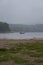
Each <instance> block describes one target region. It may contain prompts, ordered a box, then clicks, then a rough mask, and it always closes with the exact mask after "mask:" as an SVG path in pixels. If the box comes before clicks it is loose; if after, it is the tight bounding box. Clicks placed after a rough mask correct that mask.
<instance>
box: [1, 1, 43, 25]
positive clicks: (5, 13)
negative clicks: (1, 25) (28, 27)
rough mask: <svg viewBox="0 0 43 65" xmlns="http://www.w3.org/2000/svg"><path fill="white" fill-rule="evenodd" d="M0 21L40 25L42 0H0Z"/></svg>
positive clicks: (42, 13) (42, 16) (42, 21)
mask: <svg viewBox="0 0 43 65" xmlns="http://www.w3.org/2000/svg"><path fill="white" fill-rule="evenodd" d="M0 21H3V22H7V23H14V24H16V23H17V24H37V23H41V24H42V23H43V0H0Z"/></svg>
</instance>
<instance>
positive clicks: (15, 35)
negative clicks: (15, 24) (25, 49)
mask: <svg viewBox="0 0 43 65" xmlns="http://www.w3.org/2000/svg"><path fill="white" fill-rule="evenodd" d="M34 37H35V38H43V33H40V32H38V33H36V32H35V33H32V32H29V33H25V34H20V33H0V39H3V38H4V39H31V38H34Z"/></svg>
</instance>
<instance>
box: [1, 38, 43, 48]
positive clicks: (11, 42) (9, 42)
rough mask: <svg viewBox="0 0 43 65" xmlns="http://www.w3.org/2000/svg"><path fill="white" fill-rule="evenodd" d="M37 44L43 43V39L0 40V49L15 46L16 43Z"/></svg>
mask: <svg viewBox="0 0 43 65" xmlns="http://www.w3.org/2000/svg"><path fill="white" fill-rule="evenodd" d="M35 42H37V43H38V42H39V43H40V42H41V43H43V39H42V38H34V39H21V40H20V39H19V40H16V39H0V47H7V46H11V45H14V44H16V43H35Z"/></svg>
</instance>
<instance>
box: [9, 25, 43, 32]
mask: <svg viewBox="0 0 43 65" xmlns="http://www.w3.org/2000/svg"><path fill="white" fill-rule="evenodd" d="M9 27H10V29H11V31H15V32H21V31H24V32H43V24H36V25H23V24H9Z"/></svg>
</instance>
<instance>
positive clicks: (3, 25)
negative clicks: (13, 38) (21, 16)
mask: <svg viewBox="0 0 43 65" xmlns="http://www.w3.org/2000/svg"><path fill="white" fill-rule="evenodd" d="M8 31H10V29H9V25H8V24H7V23H3V22H0V32H2V33H3V32H8Z"/></svg>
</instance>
